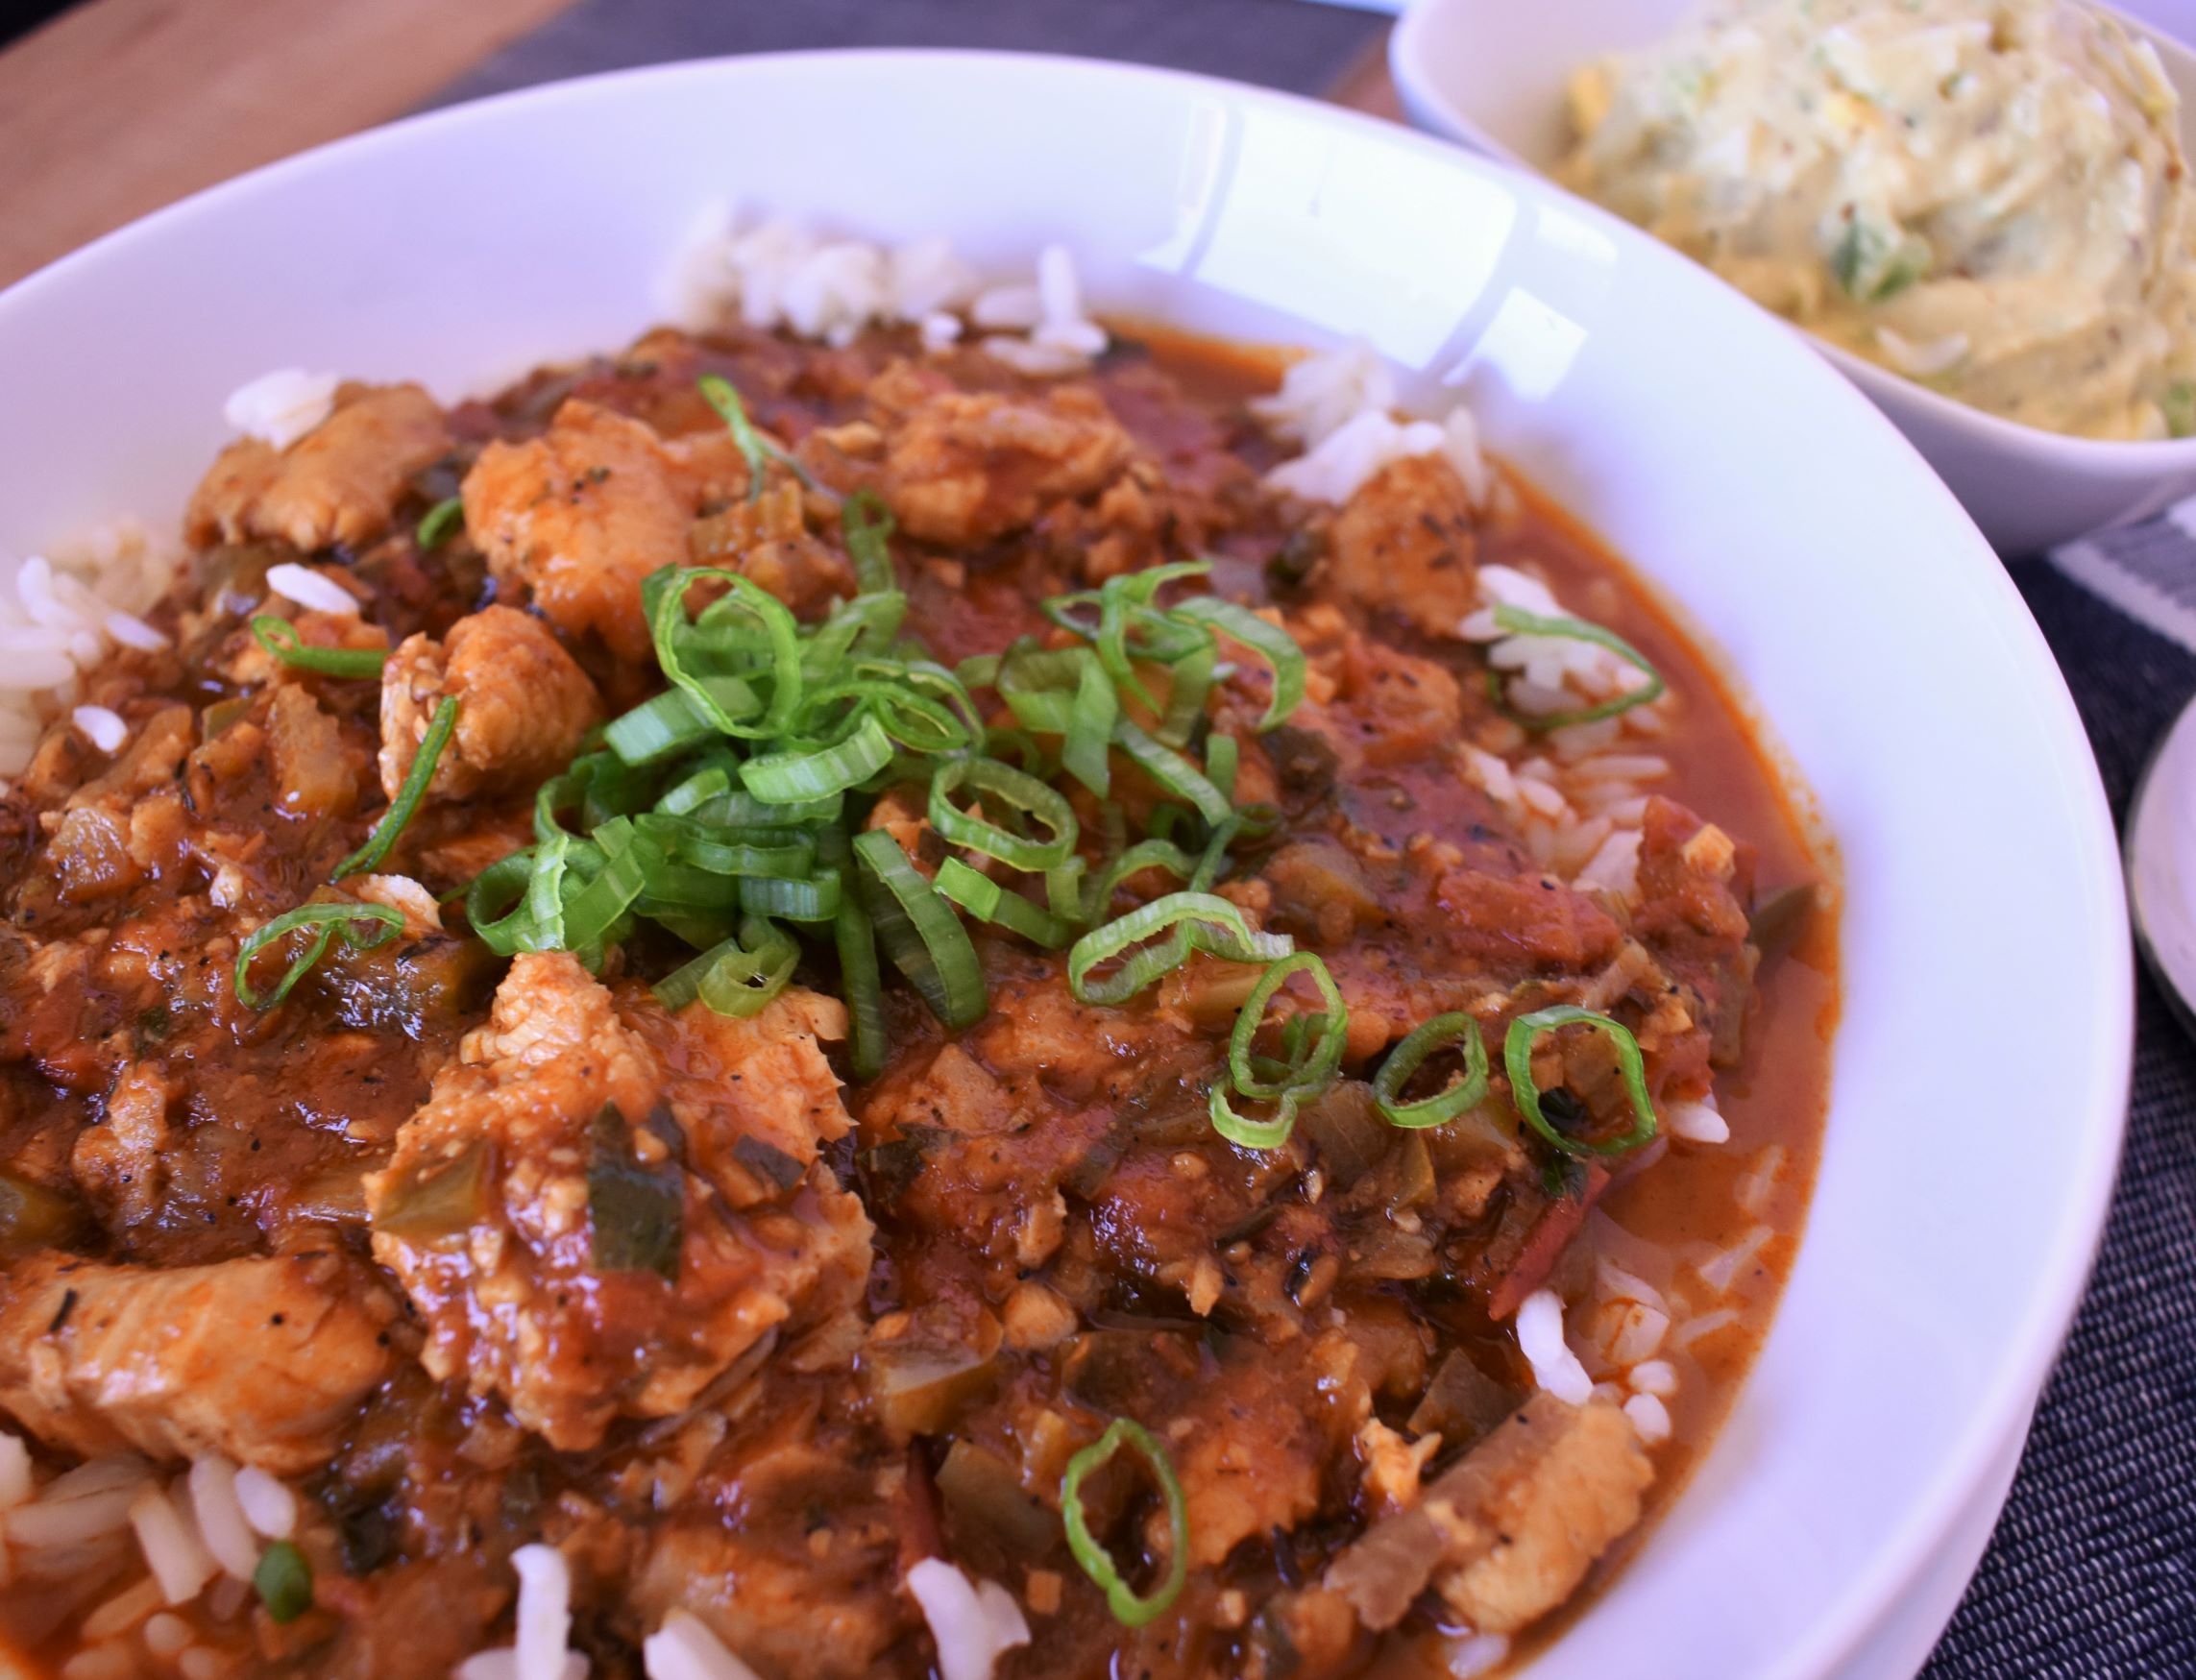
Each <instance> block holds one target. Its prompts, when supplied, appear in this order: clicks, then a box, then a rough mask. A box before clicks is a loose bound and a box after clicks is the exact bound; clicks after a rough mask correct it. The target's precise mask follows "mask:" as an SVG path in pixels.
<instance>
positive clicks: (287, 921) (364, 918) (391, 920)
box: [235, 904, 404, 1010]
mask: <svg viewBox="0 0 2196 1680" xmlns="http://www.w3.org/2000/svg"><path fill="white" fill-rule="evenodd" d="M403 925H404V918H403V913H401V912H398V911H394V910H391V909H390V908H389V907H388V906H387V905H385V904H301V905H299V906H298V908H297V909H295V910H292V911H285V912H284V913H282V914H281V915H279V916H277V917H275V919H274V920H273V921H271V922H268V923H267V924H266V925H265V926H263V927H261V928H258V929H256V930H255V931H254V932H253V934H252V935H251V937H249V938H247V939H246V940H245V941H244V943H243V944H242V945H241V946H239V947H238V948H237V952H236V973H235V987H236V1001H237V1002H238V1003H240V1004H242V1005H243V1006H244V1007H245V1008H246V1009H248V1010H271V1009H273V1008H274V1007H275V1006H276V1005H277V1004H279V1003H281V1001H282V1000H283V999H284V998H286V997H288V996H289V995H290V988H291V987H292V986H296V985H297V983H298V982H299V981H301V980H303V979H304V978H305V975H306V974H307V973H309V972H310V971H311V969H312V965H313V964H314V963H316V962H319V961H320V960H321V958H322V957H323V956H325V955H326V954H327V951H328V941H329V939H330V938H332V937H335V936H337V935H341V936H342V938H343V942H344V943H345V944H347V945H349V946H350V947H351V948H352V949H353V950H354V951H371V950H373V949H374V948H375V947H376V946H377V945H383V944H386V943H387V942H388V941H389V939H390V938H391V937H394V936H395V935H396V934H397V932H398V931H399V930H400V929H402V928H403ZM306 928H309V929H311V930H313V937H311V938H310V939H309V940H307V941H306V943H305V950H304V951H303V952H301V953H300V954H299V955H298V957H297V959H296V960H295V961H294V962H291V964H290V965H289V967H288V968H287V969H286V970H285V971H284V972H283V974H282V978H281V980H280V981H278V982H277V983H276V986H275V989H274V990H273V991H271V992H267V993H264V994H262V993H260V992H258V991H256V990H255V989H254V987H253V986H252V973H251V970H252V959H253V958H255V957H256V956H258V954H259V953H260V952H261V951H263V950H265V949H266V948H267V947H268V946H269V945H271V944H273V943H274V942H275V941H276V940H277V939H280V938H281V937H283V936H284V935H286V934H293V933H296V932H298V931H300V930H301V929H306Z"/></svg>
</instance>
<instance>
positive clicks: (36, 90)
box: [0, 0, 1399, 286]
mask: <svg viewBox="0 0 2196 1680" xmlns="http://www.w3.org/2000/svg"><path fill="white" fill-rule="evenodd" d="M572 3H573V0H316V3H313V0H86V3H85V4H83V5H80V6H78V7H77V8H76V9H75V10H73V11H71V12H66V13H64V14H63V15H62V16H61V17H59V18H57V19H56V20H55V21H53V22H52V23H50V24H48V25H46V26H45V27H44V28H43V29H40V30H38V31H37V32H35V33H34V34H32V35H29V36H27V37H24V38H23V39H22V40H20V41H18V42H16V43H15V44H14V45H13V46H12V47H10V48H8V49H7V50H6V51H4V52H0V286H4V285H7V284H9V283H11V282H12V281H13V280H19V279H21V278H22V277H23V276H24V275H26V274H29V273H30V272H31V271H32V270H34V269H37V268H40V267H42V266H44V265H45V264H46V263H48V262H51V261H52V260H53V259H54V258H55V257H57V256H63V255H65V254H66V253H68V252H70V251H73V250H74V249H75V248H76V247H77V246H79V245H82V244H84V243H85V241H86V240H89V239H93V238H96V237H97V236H98V235H100V234H101V233H105V232H108V231H110V230H112V229H114V228H118V227H120V226H122V225H123V224H124V223H125V222H128V221H131V220H133V219H134V218H135V217H137V216H141V215H143V214H145V213H146V212H147V211H148V210H154V209H158V208H159V207H160V206H162V205H165V204H171V203H173V202H174V201H175V200H177V199H179V198H183V197H184V196H185V195H187V194H189V193H193V192H196V191H198V190H199V189H200V188H201V187H205V186H210V185H212V184H213V183H215V182H218V181H225V180H227V179H228V178H229V177H230V176H232V175H237V174H241V173H242V172H243V171H245V170H247V169H252V168H256V167H257V166H258V165H259V164H261V163H267V162H271V161H273V160H274V159H275V158H283V157H287V156H288V155H289V154H290V153H292V152H298V151H303V150H304V149H305V148H306V147H308V146H315V145H318V144H320V143H321V142H322V141H324V140H332V139H335V138H337V137H338V136H340V135H343V134H354V133H356V132H357V131H358V130H360V129H364V128H371V127H372V126H373V125H374V124H376V123H381V122H386V121H388V120H389V119H390V118H392V117H395V116H400V115H402V114H403V112H405V111H407V110H411V109H413V108H414V107H415V106H417V105H419V104H420V103H421V102H422V101H423V100H426V99H427V98H428V97H429V96H431V95H432V94H434V93H435V92H436V91H437V90H438V89H440V88H442V87H444V86H447V85H449V84H450V83H451V82H452V81H454V80H455V79H456V78H457V77H458V76H460V75H462V74H463V73H464V72H465V71H467V70H469V69H471V68H473V67H474V66H475V65H476V64H478V63H479V62H480V61H482V60H483V59H485V58H486V57H487V56H488V55H489V54H491V53H493V52H495V51H496V50H497V49H498V48H500V47H501V46H503V45H505V44H506V43H508V42H510V41H512V40H514V39H516V38H518V37H521V36H523V35H525V34H526V33H527V32H528V31H530V30H533V29H536V28H538V27H539V26H540V25H541V24H543V23H544V22H546V21H548V20H549V18H551V17H552V16H554V15H556V14H557V13H558V12H563V11H564V10H566V9H567V8H568V7H569V6H570V5H571V4H572ZM726 3H732V0H726ZM797 3H798V0H795V4H797ZM1329 97H1330V98H1332V99H1334V100H1335V101H1336V102H1337V103H1340V104H1343V105H1348V106H1352V107H1354V108H1355V109H1357V110H1369V111H1372V112H1374V113H1376V114H1378V115H1380V116H1386V117H1394V116H1397V115H1398V114H1399V108H1398V106H1397V104H1396V97H1395V89H1394V87H1393V85H1391V84H1390V83H1389V81H1388V74H1387V32H1386V31H1385V30H1383V31H1381V32H1380V35H1379V38H1378V39H1376V40H1375V41H1374V42H1373V43H1372V44H1371V45H1370V46H1368V48H1367V49H1366V50H1365V51H1364V52H1363V53H1362V54H1361V55H1360V56H1359V57H1358V58H1357V59H1356V61H1354V62H1353V63H1351V64H1349V65H1346V66H1344V67H1342V69H1341V70H1340V72H1339V74H1338V75H1337V77H1336V80H1335V82H1334V84H1333V85H1332V86H1331V87H1330V89H1329Z"/></svg>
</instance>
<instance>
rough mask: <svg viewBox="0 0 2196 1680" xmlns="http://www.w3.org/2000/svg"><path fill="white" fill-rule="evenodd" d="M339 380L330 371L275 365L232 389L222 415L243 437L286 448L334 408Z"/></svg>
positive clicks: (325, 417)
mask: <svg viewBox="0 0 2196 1680" xmlns="http://www.w3.org/2000/svg"><path fill="white" fill-rule="evenodd" d="M340 383H342V381H341V380H340V379H338V378H337V377H336V376H335V375H333V374H308V373H306V372H305V370H304V369H303V368H277V369H276V370H275V371H274V372H273V373H271V374H261V375H260V376H259V377H257V378H256V379H254V380H253V381H252V382H251V383H250V384H248V385H239V386H238V387H237V388H236V389H235V390H233V391H232V392H231V393H230V394H229V401H228V402H225V403H223V404H222V408H221V414H222V418H223V419H225V420H227V421H228V422H229V424H230V425H231V426H234V427H235V428H236V429H237V430H238V431H240V432H242V433H243V434H244V435H245V436H246V437H256V438H257V439H258V440H259V441H260V442H261V443H264V444H270V445H272V446H273V447H274V448H276V449H278V450H286V449H288V448H289V447H290V445H292V444H294V443H296V442H297V441H298V439H300V438H302V437H304V436H305V434H306V433H307V432H309V431H311V430H312V429H313V428H314V427H315V426H319V425H320V423H321V422H322V421H324V420H326V419H327V418H328V417H329V413H330V412H332V411H333V409H334V407H335V387H336V386H337V385H338V384H340Z"/></svg>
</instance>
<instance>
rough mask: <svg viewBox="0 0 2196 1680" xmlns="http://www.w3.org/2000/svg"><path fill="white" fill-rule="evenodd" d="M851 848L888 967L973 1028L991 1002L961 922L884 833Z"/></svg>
mask: <svg viewBox="0 0 2196 1680" xmlns="http://www.w3.org/2000/svg"><path fill="white" fill-rule="evenodd" d="M853 847H854V855H855V857H856V859H858V860H859V861H860V863H861V864H862V866H863V877H862V878H863V882H864V895H865V898H866V903H867V908H868V912H869V918H870V920H871V921H872V922H873V923H874V924H875V926H876V932H877V938H878V940H879V941H880V942H881V943H882V944H883V945H884V947H885V955H886V956H888V957H890V958H891V960H892V966H893V967H895V968H897V969H898V970H899V971H900V972H901V973H902V974H904V975H906V976H907V978H908V984H909V985H911V986H914V987H915V990H916V991H917V992H919V993H920V994H921V995H922V1001H923V1002H924V1003H926V1004H928V1005H929V1006H930V1010H931V1013H932V1014H934V1015H936V1016H937V1017H938V1018H939V1020H941V1021H943V1022H944V1023H945V1024H946V1025H947V1026H948V1027H972V1026H974V1025H975V1024H976V1023H977V1022H978V1021H981V1020H982V1019H983V1018H984V1015H985V1012H986V1011H987V1010H988V1009H989V1008H990V1000H989V999H988V997H987V996H986V995H985V991H984V971H983V969H982V967H981V966H980V965H979V964H978V963H977V961H976V947H975V946H974V945H972V944H970V943H969V942H968V930H967V929H966V928H964V927H963V926H962V925H961V918H960V917H959V916H957V915H955V914H954V913H953V912H952V910H951V909H950V908H949V907H948V906H947V904H946V902H945V900H944V899H942V898H940V897H939V895H938V893H937V891H936V889H933V888H932V886H931V884H930V883H929V882H927V881H925V880H924V879H923V878H922V876H921V875H920V874H919V873H917V872H916V870H915V865H914V864H911V863H909V862H908V855H907V853H905V852H903V851H901V850H900V846H899V842H898V841H897V840H893V839H892V837H891V835H889V834H887V833H885V832H884V830H882V829H871V830H870V831H869V832H868V833H866V834H858V835H856V836H855V837H854V840H853ZM1230 908H1231V909H1232V908H1233V906H1230Z"/></svg>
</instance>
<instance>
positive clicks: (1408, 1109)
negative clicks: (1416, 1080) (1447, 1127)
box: [1373, 1011, 1487, 1132]
mask: <svg viewBox="0 0 2196 1680" xmlns="http://www.w3.org/2000/svg"><path fill="white" fill-rule="evenodd" d="M1451 1044H1454V1045H1456V1046H1458V1047H1459V1048H1460V1049H1461V1050H1462V1051H1463V1053H1464V1077H1463V1078H1462V1079H1460V1080H1457V1081H1455V1082H1453V1083H1451V1084H1449V1085H1447V1086H1444V1087H1443V1088H1442V1089H1441V1090H1439V1091H1437V1092H1435V1093H1434V1094H1433V1095H1432V1096H1430V1097H1426V1098H1423V1099H1421V1100H1420V1101H1418V1102H1415V1103H1406V1102H1403V1100H1402V1099H1403V1086H1405V1085H1406V1084H1408V1083H1410V1079H1411V1075H1413V1074H1415V1073H1416V1072H1418V1070H1419V1068H1420V1067H1421V1066H1422V1065H1423V1064H1424V1063H1425V1061H1426V1059H1427V1057H1429V1056H1431V1055H1432V1054H1433V1053H1434V1052H1435V1051H1437V1050H1442V1049H1445V1048H1447V1047H1448V1046H1449V1045H1451ZM1486 1094H1487V1044H1486V1040H1485V1039H1483V1038H1482V1037H1480V1036H1479V1023H1478V1022H1476V1021H1475V1020H1474V1019H1473V1018H1472V1017H1471V1016H1470V1015H1467V1014H1464V1013H1462V1012H1461V1011H1458V1012H1455V1013H1452V1014H1446V1015H1436V1016H1434V1017H1433V1019H1432V1020H1430V1021H1427V1022H1424V1023H1423V1024H1421V1025H1420V1026H1418V1027H1417V1028H1415V1029H1413V1031H1412V1032H1411V1033H1410V1034H1409V1035H1408V1036H1406V1037H1405V1038H1404V1039H1403V1042H1402V1043H1400V1044H1398V1045H1397V1046H1396V1047H1395V1049H1393V1050H1391V1051H1390V1052H1389V1053H1388V1059H1387V1060H1385V1061H1383V1062H1382V1063H1381V1064H1380V1071H1379V1073H1377V1074H1375V1075H1374V1076H1373V1104H1374V1107H1376V1108H1379V1111H1380V1117H1381V1118H1382V1119H1383V1120H1385V1121H1386V1122H1387V1123H1388V1124H1389V1125H1390V1126H1401V1127H1403V1128H1404V1129H1405V1130H1407V1131H1414V1132H1415V1131H1417V1130H1419V1129H1421V1128H1423V1127H1427V1126H1440V1125H1444V1124H1446V1123H1447V1122H1449V1121H1451V1120H1453V1119H1455V1118H1456V1116H1457V1115H1459V1114H1461V1113H1463V1112H1464V1110H1465V1109H1467V1108H1471V1107H1472V1106H1473V1105H1474V1104H1476V1103H1477V1102H1478V1101H1479V1099H1480V1098H1482V1097H1484V1096H1485V1095H1486Z"/></svg>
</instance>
